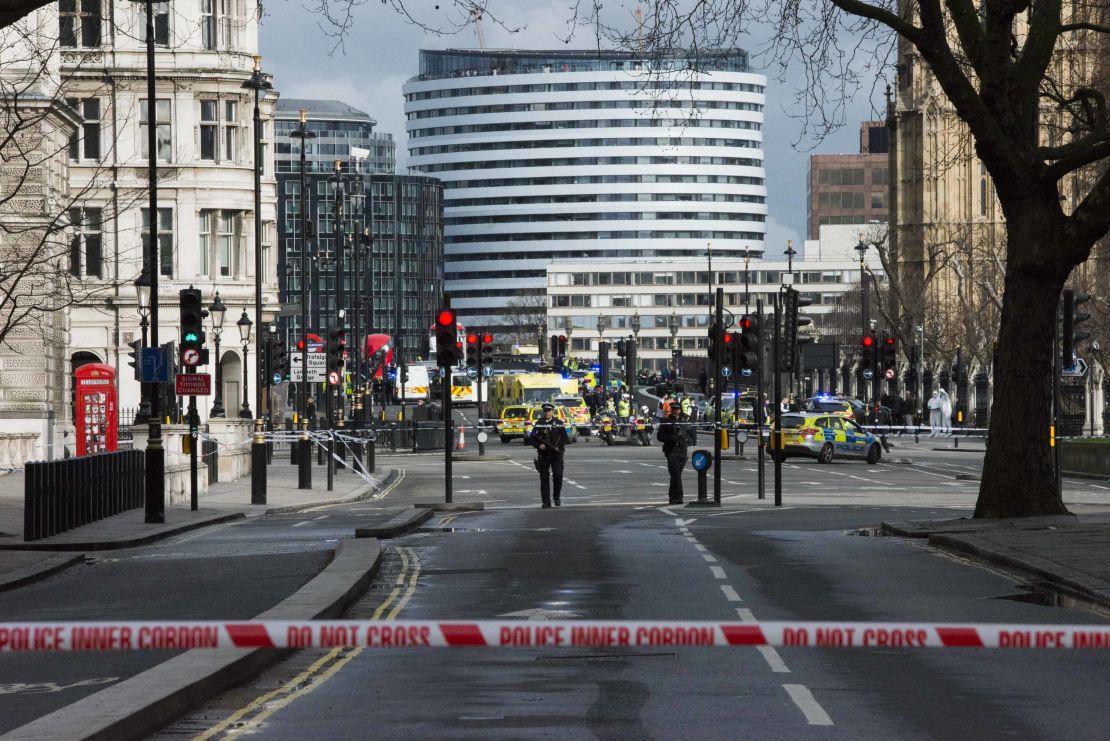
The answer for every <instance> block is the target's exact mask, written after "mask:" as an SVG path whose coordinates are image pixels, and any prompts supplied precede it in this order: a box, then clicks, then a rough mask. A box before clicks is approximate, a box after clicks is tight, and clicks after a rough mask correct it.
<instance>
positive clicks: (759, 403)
mask: <svg viewBox="0 0 1110 741" xmlns="http://www.w3.org/2000/svg"><path fill="white" fill-rule="evenodd" d="M755 314H756V316H757V317H759V320H758V322H757V324H756V325H755V328H756V356H757V357H758V358H759V363H758V364H757V365H756V366H755V404H753V405H752V406H753V408H754V410H755V434H756V439H757V440H758V441H759V442H758V443H757V446H756V451H757V455H756V458H757V460H758V462H757V463H756V466H755V468H756V486H757V487H758V491H757V496H758V498H759V499H764V498H765V495H764V493H763V487H764V484H765V483H766V471H765V469H764V467H763V454H764V449H763V417H764V414H765V413H764V406H763V399H764V393H763V358H764V353H763V299H761V298H757V299H756V300H755Z"/></svg>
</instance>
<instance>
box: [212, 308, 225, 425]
mask: <svg viewBox="0 0 1110 741" xmlns="http://www.w3.org/2000/svg"><path fill="white" fill-rule="evenodd" d="M226 312H227V307H226V306H224V303H223V301H221V300H220V292H219V291H216V297H215V299H213V301H212V305H211V306H209V307H208V315H209V316H210V317H212V336H213V339H214V340H215V343H216V399H215V401H213V402H212V411H211V412H209V413H208V416H209V417H223V416H224V369H223V365H224V364H223V363H222V362H220V335H221V334H223V330H224V314H225V313H226Z"/></svg>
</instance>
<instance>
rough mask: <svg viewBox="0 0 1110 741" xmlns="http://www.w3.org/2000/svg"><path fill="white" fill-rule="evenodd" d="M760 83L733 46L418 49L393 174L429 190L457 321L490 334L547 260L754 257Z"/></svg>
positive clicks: (762, 192)
mask: <svg viewBox="0 0 1110 741" xmlns="http://www.w3.org/2000/svg"><path fill="white" fill-rule="evenodd" d="M765 88H766V78H765V77H764V76H763V75H758V74H754V73H752V72H750V71H749V70H748V58H747V54H746V53H745V52H743V51H740V50H728V51H723V52H716V53H709V54H704V55H702V56H701V57H700V58H698V59H696V60H693V59H689V58H688V57H686V56H685V55H681V54H675V55H666V54H664V55H662V56H661V57H655V58H650V59H649V58H643V57H640V56H638V55H635V54H631V53H628V52H598V51H596V50H595V51H504V50H446V51H431V50H422V51H421V52H420V74H419V75H418V76H416V77H413V78H412V79H410V80H409V81H408V82H406V84H405V86H404V94H405V113H406V117H407V122H406V129H407V131H408V135H409V141H408V148H409V160H408V164H409V169H410V171H412V172H420V173H424V174H429V175H435V176H436V177H438V178H440V179H441V180H442V181H443V184H444V199H445V200H444V250H445V267H444V270H445V288H446V290H447V292H448V293H449V294H450V295H451V298H452V305H453V306H454V307H456V308H457V309H458V311H459V315H460V318H461V321H463V323H464V324H474V325H476V326H485V327H491V328H499V329H501V330H503V331H505V330H506V329H507V328H508V327H510V326H511V325H512V324H513V322H512V318H511V316H512V314H513V313H514V311H519V310H521V307H522V306H523V305H534V303H535V301H536V300H539V297H542V296H543V295H544V291H545V280H546V278H545V275H546V273H545V271H546V267H547V263H548V262H549V261H550V260H551V259H554V258H576V259H577V258H587V259H598V260H605V259H613V258H641V257H642V258H666V257H675V258H690V257H698V256H704V255H705V254H706V252H707V250H711V251H712V253H713V255H714V256H717V255H720V256H721V257H725V258H737V257H743V256H745V255H748V256H749V257H751V258H758V257H760V256H762V254H763V249H764V236H765V233H766V218H767V206H766V198H767V189H766V185H765V182H764V166H763V132H762V128H763V106H764V99H765Z"/></svg>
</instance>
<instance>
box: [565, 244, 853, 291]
mask: <svg viewBox="0 0 1110 741" xmlns="http://www.w3.org/2000/svg"><path fill="white" fill-rule="evenodd" d="M713 256H714V257H716V256H717V251H716V250H714V251H713ZM713 274H714V275H715V276H716V285H732V284H740V283H743V284H745V285H774V286H777V285H779V282H780V281H781V280H782V271H779V270H759V269H755V270H747V271H744V270H714V271H713ZM795 278H796V281H797V282H799V283H841V282H842V281H843V276H842V274H841V273H840V272H820V271H805V272H799V273H795ZM548 282H549V283H550V285H552V286H702V287H704V286H707V285H708V284H709V272H708V271H705V270H700V271H699V270H681V271H677V272H676V271H661V272H631V271H629V272H598V273H551V274H550V276H549V278H548Z"/></svg>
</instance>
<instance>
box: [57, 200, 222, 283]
mask: <svg viewBox="0 0 1110 741" xmlns="http://www.w3.org/2000/svg"><path fill="white" fill-rule="evenodd" d="M173 221H174V219H173V209H171V208H159V209H158V228H157V230H156V234H157V238H158V262H159V274H160V275H163V276H166V277H170V278H172V277H173V275H174V239H173V235H174V227H173ZM69 223H70V229H71V237H70V245H69V270H70V272H71V273H72V274H73V275H76V276H84V277H95V278H103V277H105V276H104V235H103V224H104V212H103V210H102V209H99V208H73V209H70V210H69ZM197 233H198V242H197V245H198V255H197V257H198V259H197V274H198V275H201V276H207V275H213V274H215V275H218V276H222V277H232V276H234V275H235V274H236V272H237V267H238V264H239V258H240V252H239V250H240V246H239V245H240V241H241V234H242V212H239V211H224V210H216V209H204V210H201V212H200V214H199V217H198V224H197ZM142 244H143V250H144V253H143V254H146V250H148V249H150V209H149V208H144V209H142ZM213 266H215V268H216V270H215V272H214V273H213V270H212V268H213Z"/></svg>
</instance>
